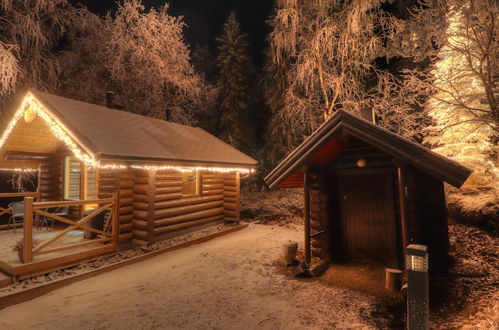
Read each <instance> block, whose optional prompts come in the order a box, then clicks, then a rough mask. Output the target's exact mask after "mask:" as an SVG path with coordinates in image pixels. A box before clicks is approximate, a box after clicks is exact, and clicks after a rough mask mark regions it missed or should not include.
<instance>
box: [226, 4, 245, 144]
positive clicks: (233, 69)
mask: <svg viewBox="0 0 499 330" xmlns="http://www.w3.org/2000/svg"><path fill="white" fill-rule="evenodd" d="M217 41H218V51H219V55H218V57H217V66H218V68H219V70H220V74H219V82H218V85H219V95H220V99H219V111H220V134H219V135H220V137H221V138H222V139H224V140H225V141H227V142H228V143H230V144H232V145H234V146H236V147H240V146H242V145H243V144H244V143H243V142H244V140H245V138H246V135H247V134H246V133H245V132H246V131H247V127H246V123H247V119H248V114H249V111H250V108H251V98H250V76H251V73H252V69H251V60H250V57H249V55H248V50H247V49H248V41H247V36H246V34H243V33H242V32H241V28H240V25H239V22H238V21H237V19H236V15H235V14H234V13H233V12H231V13H230V15H229V17H228V19H227V21H226V22H225V24H224V29H223V32H222V35H221V36H220V37H219V38H217Z"/></svg>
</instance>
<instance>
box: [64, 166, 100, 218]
mask: <svg viewBox="0 0 499 330" xmlns="http://www.w3.org/2000/svg"><path fill="white" fill-rule="evenodd" d="M64 199H69V200H80V199H81V200H88V199H97V170H96V169H95V168H93V167H87V166H86V165H85V164H84V163H82V162H81V161H79V160H78V159H77V158H76V157H66V159H65V163H64ZM96 207H97V204H95V205H94V204H86V205H85V206H84V210H88V209H93V208H96Z"/></svg>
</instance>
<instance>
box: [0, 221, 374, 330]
mask: <svg viewBox="0 0 499 330" xmlns="http://www.w3.org/2000/svg"><path fill="white" fill-rule="evenodd" d="M301 238H302V235H301V231H300V230H296V229H293V228H289V227H277V226H264V225H258V224H252V225H250V227H249V228H248V229H244V230H242V231H239V232H236V233H232V234H229V235H226V236H223V237H220V238H217V239H214V240H212V241H209V242H206V243H202V244H199V245H195V246H192V247H189V248H186V249H181V250H178V251H175V252H171V253H167V254H164V255H161V256H157V257H154V258H152V259H149V260H147V261H144V262H140V263H137V264H134V265H130V266H127V267H124V268H121V269H118V270H114V271H112V272H109V273H106V274H102V275H99V276H97V277H93V278H91V279H87V280H84V281H81V282H78V283H75V284H72V285H69V286H67V287H64V288H62V289H59V290H56V291H54V292H51V293H49V294H47V295H45V296H42V297H39V298H36V299H34V300H32V301H28V302H25V303H21V304H18V305H14V306H11V307H8V308H6V309H3V310H0V329H27V328H33V329H215V328H219V329H220V328H222V329H241V328H245V329H256V328H258V329H303V328H307V329H326V328H331V329H332V328H372V327H373V324H374V320H372V319H371V317H370V315H371V313H372V312H373V309H374V305H375V304H376V303H377V299H376V298H374V297H372V296H369V295H367V294H363V293H359V292H356V291H351V290H347V289H342V288H338V287H333V286H328V285H326V284H324V283H321V282H320V281H319V280H316V279H307V280H303V279H302V280H298V279H294V278H290V277H289V276H287V275H284V274H282V272H280V271H279V267H276V258H277V256H278V255H279V253H280V251H281V244H282V242H284V241H286V240H289V239H293V240H297V241H301Z"/></svg>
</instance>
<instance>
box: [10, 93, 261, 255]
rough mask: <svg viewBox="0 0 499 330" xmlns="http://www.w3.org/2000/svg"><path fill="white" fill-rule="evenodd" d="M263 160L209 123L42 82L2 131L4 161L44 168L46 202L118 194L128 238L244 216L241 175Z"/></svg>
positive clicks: (78, 211) (121, 236)
mask: <svg viewBox="0 0 499 330" xmlns="http://www.w3.org/2000/svg"><path fill="white" fill-rule="evenodd" d="M256 165H257V162H256V161H255V160H254V159H252V158H251V157H249V156H247V155H245V154H243V153H242V152H240V151H238V150H236V149H235V148H233V147H232V146H230V145H228V144H226V143H225V142H223V141H221V140H219V139H218V138H216V137H214V136H212V135H211V134H209V133H207V132H206V131H204V130H202V129H201V128H196V127H189V126H185V125H180V124H176V123H172V122H167V121H164V120H158V119H152V118H148V117H145V116H141V115H137V114H133V113H130V112H126V111H120V110H115V109H110V108H108V107H104V106H100V105H95V104H89V103H85V102H80V101H76V100H72V99H69V98H65V97H61V96H57V95H51V94H47V93H43V92H40V91H37V90H29V91H28V92H27V93H26V95H25V96H24V98H23V99H22V102H21V104H20V105H19V107H18V108H17V111H16V112H15V114H14V116H13V118H12V119H11V121H10V122H9V123H8V125H7V126H6V128H5V130H4V132H3V134H2V135H1V138H0V168H2V169H5V170H17V171H37V172H38V191H39V198H40V201H41V202H44V201H45V202H47V201H76V200H84V201H91V200H98V199H103V198H110V197H111V196H112V195H113V193H114V194H116V195H117V196H118V197H117V198H118V200H117V217H118V219H117V224H118V228H117V229H116V231H117V237H118V238H117V239H118V244H119V247H120V248H127V247H131V246H133V245H137V244H138V245H147V244H151V243H153V242H156V241H158V240H161V239H163V238H165V237H169V236H172V235H178V234H181V233H184V232H186V231H188V230H194V229H197V228H202V227H205V226H208V225H213V224H217V223H220V222H223V221H232V220H238V219H239V214H240V180H241V179H242V178H244V177H247V176H248V175H249V174H250V173H251V172H253V171H254V170H255V168H256ZM95 207H96V204H92V203H90V204H89V203H87V204H84V205H83V204H81V205H79V206H78V205H76V206H72V207H71V209H70V213H71V214H70V215H69V216H70V218H74V219H79V218H81V216H82V213H84V212H85V211H86V210H87V209H94V208H95Z"/></svg>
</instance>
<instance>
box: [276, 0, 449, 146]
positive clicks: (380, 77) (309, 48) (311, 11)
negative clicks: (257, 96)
mask: <svg viewBox="0 0 499 330" xmlns="http://www.w3.org/2000/svg"><path fill="white" fill-rule="evenodd" d="M441 2H442V1H439V0H428V1H424V3H421V2H419V1H409V3H412V6H408V5H407V2H404V3H403V4H400V3H399V5H400V6H401V8H400V10H398V11H397V10H392V11H389V10H385V9H384V7H385V6H384V5H386V3H384V2H382V1H379V0H356V1H353V0H350V1H343V0H321V1H316V0H313V1H311V0H278V1H277V3H278V9H277V12H276V15H275V18H274V20H273V24H272V26H273V31H272V33H271V35H270V41H271V42H270V44H271V49H272V51H271V53H272V62H273V63H276V64H280V63H286V62H287V63H286V66H288V64H289V69H287V72H286V84H285V87H286V89H285V90H284V91H283V96H282V99H283V105H282V107H281V109H280V110H279V111H278V112H277V113H275V114H274V115H275V116H277V119H275V121H276V122H282V123H285V124H286V125H287V127H289V128H290V129H291V132H290V139H291V141H299V140H301V139H303V136H307V135H309V134H310V133H311V132H312V131H313V130H314V129H315V128H317V127H318V125H319V124H320V123H321V122H323V121H324V119H327V118H329V117H330V116H331V115H332V114H333V113H334V112H335V111H337V110H338V109H343V110H346V111H349V112H352V113H356V114H360V113H361V112H362V111H363V110H366V109H372V111H373V112H374V114H375V116H376V119H377V123H378V124H379V125H381V126H383V127H385V128H388V129H390V130H392V131H394V132H396V133H399V134H401V135H404V136H406V137H408V138H411V139H415V140H420V139H421V137H422V133H421V132H422V127H423V126H424V114H423V111H422V110H421V106H422V104H423V103H424V99H425V97H426V96H427V95H425V94H421V93H425V92H426V91H420V90H411V89H408V88H405V84H406V78H405V76H404V75H402V74H401V72H397V71H399V70H398V69H395V70H393V71H391V70H390V68H389V62H391V61H392V60H394V59H395V60H398V59H400V58H404V59H408V62H411V63H420V62H422V61H424V60H426V59H427V57H428V56H430V55H431V54H432V52H433V51H434V43H435V41H438V40H439V38H440V37H441V34H442V31H444V27H445V19H444V18H443V16H442V11H441V7H440V3H441ZM429 4H432V6H429ZM433 4H436V5H435V6H433ZM394 6H395V5H394ZM386 7H389V6H386ZM289 147H290V148H293V147H294V146H293V145H290V146H289Z"/></svg>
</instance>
